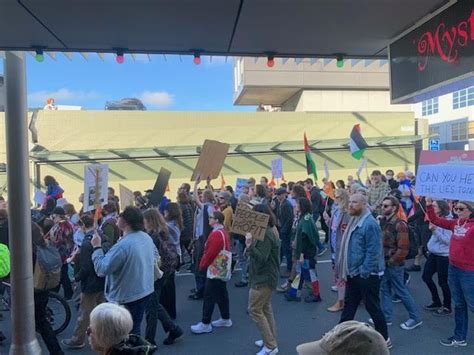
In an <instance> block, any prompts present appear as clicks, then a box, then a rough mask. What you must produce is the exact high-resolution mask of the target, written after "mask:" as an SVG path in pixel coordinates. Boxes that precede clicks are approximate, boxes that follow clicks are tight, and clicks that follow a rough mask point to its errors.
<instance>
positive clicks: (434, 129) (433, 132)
mask: <svg viewBox="0 0 474 355" xmlns="http://www.w3.org/2000/svg"><path fill="white" fill-rule="evenodd" d="M439 131H440V130H439V126H430V137H439Z"/></svg>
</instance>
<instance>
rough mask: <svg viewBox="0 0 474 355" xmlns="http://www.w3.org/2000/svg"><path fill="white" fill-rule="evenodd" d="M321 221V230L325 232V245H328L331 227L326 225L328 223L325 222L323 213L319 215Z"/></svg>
mask: <svg viewBox="0 0 474 355" xmlns="http://www.w3.org/2000/svg"><path fill="white" fill-rule="evenodd" d="M319 217H320V218H319V221H320V222H321V229H322V230H323V231H324V235H325V237H324V243H325V244H328V243H329V235H330V234H329V227H328V225H327V224H326V221H325V220H324V217H323V213H321V214H320V215H319Z"/></svg>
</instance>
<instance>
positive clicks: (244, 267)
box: [231, 193, 250, 288]
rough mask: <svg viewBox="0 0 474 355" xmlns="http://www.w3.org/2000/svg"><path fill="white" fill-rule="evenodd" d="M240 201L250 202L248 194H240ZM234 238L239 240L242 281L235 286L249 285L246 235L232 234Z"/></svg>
mask: <svg viewBox="0 0 474 355" xmlns="http://www.w3.org/2000/svg"><path fill="white" fill-rule="evenodd" d="M239 201H240V202H241V203H244V204H247V205H249V204H250V198H249V196H248V195H247V194H243V193H242V194H240V196H239ZM231 235H232V237H233V238H234V240H237V250H238V255H237V256H238V258H239V267H240V270H241V271H240V281H238V282H236V283H235V284H234V285H235V287H239V288H240V287H247V286H248V284H249V275H248V269H249V262H248V256H247V255H246V254H245V248H246V246H245V237H244V236H243V235H240V234H235V233H232V234H231Z"/></svg>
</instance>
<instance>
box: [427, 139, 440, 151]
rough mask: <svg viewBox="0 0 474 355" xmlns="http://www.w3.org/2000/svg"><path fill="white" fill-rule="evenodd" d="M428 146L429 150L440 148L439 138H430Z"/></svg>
mask: <svg viewBox="0 0 474 355" xmlns="http://www.w3.org/2000/svg"><path fill="white" fill-rule="evenodd" d="M429 146H430V150H440V149H439V139H430V141H429Z"/></svg>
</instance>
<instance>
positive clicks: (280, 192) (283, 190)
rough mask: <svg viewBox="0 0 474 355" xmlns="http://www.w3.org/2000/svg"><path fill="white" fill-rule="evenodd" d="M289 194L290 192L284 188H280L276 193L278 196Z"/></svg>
mask: <svg viewBox="0 0 474 355" xmlns="http://www.w3.org/2000/svg"><path fill="white" fill-rule="evenodd" d="M287 192H288V191H286V189H285V188H284V187H279V188H278V189H277V190H276V191H275V193H276V194H277V195H282V194H286V193H287Z"/></svg>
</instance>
